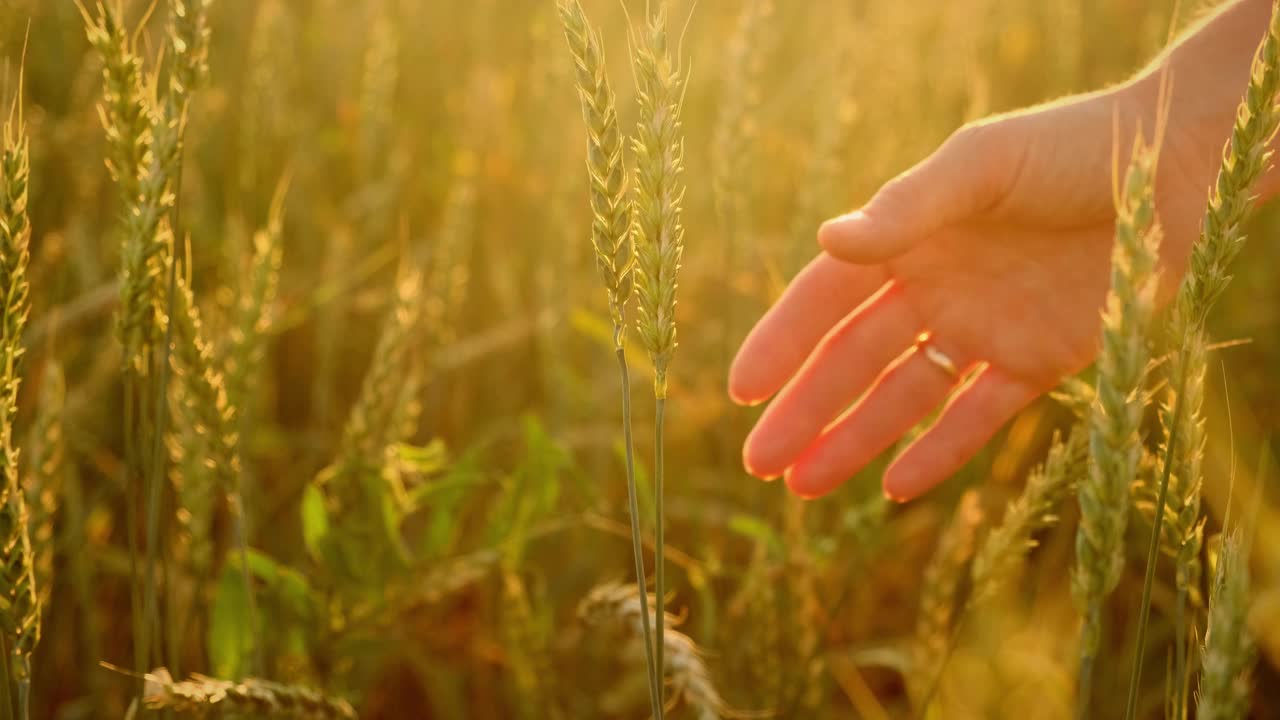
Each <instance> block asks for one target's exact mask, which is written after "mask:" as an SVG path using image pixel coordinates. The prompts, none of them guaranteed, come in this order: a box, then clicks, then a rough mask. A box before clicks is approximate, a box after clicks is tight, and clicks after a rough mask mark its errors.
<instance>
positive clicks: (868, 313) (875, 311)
mask: <svg viewBox="0 0 1280 720" xmlns="http://www.w3.org/2000/svg"><path fill="white" fill-rule="evenodd" d="M918 330H919V321H918V320H917V318H916V317H915V313H914V312H913V311H912V310H911V307H910V306H909V305H908V304H907V302H906V301H905V300H904V299H903V298H902V292H901V290H900V288H899V287H898V286H897V285H895V284H894V283H892V282H890V283H888V284H886V285H885V286H884V287H883V288H881V290H880V292H878V293H876V294H875V295H873V296H872V297H870V298H868V299H867V301H866V302H864V303H863V304H862V305H860V306H859V307H858V309H857V310H854V311H853V312H852V313H850V314H849V315H848V316H847V317H846V318H845V319H844V320H842V321H841V322H840V324H839V325H837V326H836V327H835V328H834V329H833V330H832V331H831V332H830V333H829V334H828V335H827V336H826V337H825V338H823V339H822V341H821V342H820V343H819V344H818V347H816V348H815V349H814V351H813V353H812V354H811V355H810V356H809V359H808V360H807V361H806V362H805V364H804V366H803V367H802V368H801V369H800V371H799V372H797V373H796V375H795V377H794V378H793V379H792V380H791V382H790V383H788V384H787V386H786V387H785V388H784V389H783V390H782V392H781V393H780V394H779V395H778V397H777V398H775V399H774V401H773V402H772V403H771V404H770V405H769V408H768V409H767V410H765V412H764V415H762V416H761V417H760V421H759V422H758V423H756V427H755V429H754V430H752V431H751V434H750V435H749V436H747V441H746V443H745V444H744V446H743V453H742V458H743V464H744V465H745V466H746V468H747V472H750V473H751V474H752V475H755V476H757V477H763V478H770V477H777V476H779V475H781V474H782V472H783V471H784V470H786V469H787V468H788V467H790V466H791V465H792V464H793V463H794V462H795V461H796V459H797V458H798V457H799V456H800V454H801V453H802V452H803V451H804V449H805V448H806V447H808V446H809V444H810V443H812V442H813V441H814V439H815V438H817V437H818V436H819V435H820V434H821V433H822V429H823V428H824V427H826V426H827V424H828V423H830V422H831V421H832V420H834V419H835V418H836V416H838V415H839V414H840V412H841V411H842V410H844V409H845V408H847V407H848V406H849V404H850V403H852V402H853V401H854V400H857V399H858V396H859V395H861V394H862V392H863V391H864V390H866V389H867V386H868V385H870V384H871V382H872V381H873V380H875V379H876V376H877V375H879V374H880V372H881V371H882V370H884V367H885V366H886V365H888V364H889V363H890V362H892V361H893V359H894V358H896V357H897V356H898V355H899V354H901V353H902V351H903V349H904V348H906V347H907V346H908V345H910V344H911V342H912V340H913V339H914V338H915V336H916V333H917V332H918Z"/></svg>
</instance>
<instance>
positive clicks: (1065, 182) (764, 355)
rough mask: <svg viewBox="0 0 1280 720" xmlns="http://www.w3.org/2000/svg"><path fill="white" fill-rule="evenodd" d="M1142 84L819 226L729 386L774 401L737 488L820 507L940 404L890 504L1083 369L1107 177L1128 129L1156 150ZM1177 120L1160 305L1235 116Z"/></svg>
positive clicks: (1109, 229)
mask: <svg viewBox="0 0 1280 720" xmlns="http://www.w3.org/2000/svg"><path fill="white" fill-rule="evenodd" d="M1219 80H1220V79H1219ZM1154 84H1155V79H1154V78H1149V79H1148V80H1147V81H1143V82H1135V83H1133V84H1130V85H1126V86H1123V87H1120V88H1117V89H1114V90H1110V91H1106V92H1102V93H1096V94H1093V95H1088V96H1082V97H1079V98H1075V99H1072V100H1068V101H1065V102H1060V103H1057V104H1054V105H1051V106H1047V107H1043V108H1039V109H1033V110H1030V111H1026V112H1022V113H1019V114H1015V115H1009V116H1004V117H997V118H993V119H991V120H989V121H986V122H983V123H980V124H977V125H973V126H969V127H966V128H964V129H962V130H960V131H959V132H957V133H956V134H955V135H953V136H952V137H951V138H950V139H949V140H948V141H947V142H946V143H945V144H944V145H943V146H942V147H941V148H939V150H938V151H936V152H935V153H934V154H933V155H932V156H930V157H929V158H927V159H926V160H925V161H923V162H922V163H920V164H919V165H917V166H916V167H915V168H913V169H911V170H910V171H908V172H906V173H904V174H903V175H901V176H899V177H898V178H896V179H894V180H893V181H891V182H889V183H888V184H886V185H885V186H884V187H883V188H881V190H880V191H879V192H878V193H876V195H875V196H874V197H873V198H872V199H871V201H870V202H868V203H867V204H866V205H865V206H864V207H862V208H861V209H860V210H858V211H856V212H853V213H851V214H849V215H845V216H842V217H839V218H836V219H834V220H831V221H829V222H827V223H826V224H824V225H823V226H822V228H821V230H820V231H819V241H820V243H821V245H822V248H823V250H824V252H823V253H821V254H819V255H818V257H817V258H816V259H815V260H814V261H813V262H812V263H810V264H809V266H808V267H807V268H806V269H805V270H804V271H802V272H801V273H800V274H799V275H797V277H796V278H795V279H794V280H793V281H792V283H791V285H790V286H789V287H788V288H787V290H786V292H785V293H784V295H783V296H782V298H781V299H780V300H779V301H778V302H777V304H775V305H774V307H773V308H772V309H770V310H769V312H768V313H767V314H766V315H765V316H764V317H763V318H762V319H761V320H760V322H759V323H758V324H757V325H756V327H755V328H754V330H753V331H752V332H751V334H750V335H749V336H748V338H747V339H746V341H745V342H744V344H743V346H742V348H741V350H740V351H739V353H738V356H737V358H736V359H735V361H734V364H733V367H732V369H731V372H730V381H729V389H730V394H731V395H732V397H733V398H734V399H735V400H736V401H738V402H741V403H747V404H755V403H760V402H763V401H765V400H767V399H768V398H769V397H771V396H773V395H774V394H775V393H778V395H777V397H776V398H775V399H774V400H773V402H772V404H771V405H770V406H769V407H768V408H767V409H766V411H765V412H764V414H763V416H762V417H761V418H760V421H759V422H758V424H757V425H756V427H755V429H754V430H753V431H752V432H751V434H750V436H749V437H748V438H747V441H746V444H745V447H744V449H743V459H744V464H745V465H746V467H747V469H748V471H749V472H751V473H752V474H754V475H757V476H759V477H763V478H773V477H777V476H780V475H785V477H786V482H787V485H788V486H789V487H790V488H791V489H792V490H793V491H795V492H796V493H797V494H799V495H802V496H805V497H816V496H820V495H823V494H825V493H827V492H829V491H831V490H833V489H834V488H836V487H837V486H838V485H840V484H841V483H842V482H843V481H844V480H845V479H846V478H848V477H850V476H851V475H853V474H854V473H855V472H857V471H858V470H860V469H862V468H863V467H864V466H865V465H867V464H868V463H869V462H871V461H872V460H873V459H874V458H875V457H877V456H878V455H879V454H881V453H882V452H884V451H885V450H886V449H888V448H889V447H891V446H892V445H893V444H894V443H895V442H896V441H897V440H898V439H899V438H900V437H901V436H902V435H903V434H904V433H906V432H908V431H909V430H910V429H911V428H912V427H914V426H915V425H916V424H917V423H919V422H921V421H922V420H924V419H925V418H926V417H928V416H929V415H930V414H931V413H932V412H933V411H934V410H935V409H937V407H938V406H939V405H940V404H942V403H943V402H944V400H947V398H948V396H949V395H950V396H951V397H950V400H949V401H947V402H946V406H945V407H944V408H943V409H942V411H941V413H940V415H939V416H938V418H937V420H936V422H934V424H933V425H932V426H931V427H929V428H928V429H927V430H926V431H925V432H924V433H923V434H921V435H920V436H919V437H918V438H917V439H916V440H915V441H914V442H913V443H911V444H910V446H908V447H907V448H906V449H905V450H904V451H903V452H902V453H901V454H900V455H899V456H898V457H897V458H896V459H895V460H894V461H893V462H892V463H891V464H890V466H889V468H888V469H887V470H886V472H885V475H884V481H883V482H884V490H885V493H886V494H887V495H888V496H890V497H891V498H894V499H897V500H909V499H912V498H915V497H917V496H919V495H920V494H922V493H924V492H926V491H927V490H929V489H930V488H932V487H933V486H935V485H936V484H938V483H939V482H941V481H942V480H943V479H945V478H946V477H948V476H949V475H951V474H952V473H954V472H955V471H956V470H958V469H959V468H960V467H961V466H962V465H963V464H964V463H965V462H967V461H968V460H969V459H970V458H971V457H972V456H973V455H974V454H975V453H976V452H977V451H978V450H979V449H980V448H981V447H982V446H983V445H984V444H985V443H986V442H987V441H988V440H989V439H990V438H991V437H992V435H994V434H995V433H996V432H997V431H998V430H999V428H1000V427H1001V426H1002V425H1003V424H1004V423H1005V422H1006V421H1007V420H1009V419H1010V418H1011V417H1012V416H1013V415H1014V414H1016V413H1017V412H1018V411H1019V410H1020V409H1022V408H1023V407H1025V406H1026V405H1027V404H1029V403H1030V402H1031V401H1032V400H1033V399H1035V398H1036V397H1037V396H1038V395H1040V394H1042V393H1043V392H1045V391H1046V390H1048V389H1050V388H1052V387H1053V386H1055V385H1056V384H1057V383H1058V382H1059V381H1060V380H1061V379H1062V378H1063V377H1064V376H1066V375H1070V374H1073V373H1076V372H1079V371H1080V370H1082V369H1083V368H1084V367H1086V366H1087V365H1088V364H1089V363H1090V362H1091V360H1092V359H1093V357H1094V356H1095V354H1096V352H1097V346H1098V334H1099V328H1100V314H1099V311H1100V308H1101V305H1102V302H1103V299H1104V297H1105V295H1106V291H1107V286H1108V277H1109V267H1110V253H1111V247H1112V234H1113V230H1114V210H1113V202H1112V187H1113V182H1112V177H1113V165H1114V164H1115V158H1116V157H1117V156H1119V157H1121V158H1124V157H1127V148H1128V147H1129V146H1130V145H1131V143H1132V138H1133V137H1134V134H1135V131H1137V130H1138V129H1139V127H1141V128H1145V131H1146V134H1147V135H1148V137H1150V135H1151V133H1152V130H1153V126H1154V118H1155V116H1156V114H1157V111H1156V109H1157V105H1159V101H1158V99H1157V98H1158V96H1159V94H1158V93H1157V92H1156V91H1155V88H1154ZM1187 90H1188V92H1190V91H1192V90H1194V89H1193V88H1192V89H1187ZM1235 97H1237V98H1238V97H1239V95H1238V94H1236V95H1235ZM1174 108H1175V109H1174V111H1173V115H1172V117H1171V118H1170V123H1169V129H1168V131H1167V132H1166V134H1165V137H1164V138H1163V140H1164V142H1163V147H1162V152H1161V159H1160V171H1159V175H1158V177H1157V208H1158V210H1159V214H1160V219H1161V222H1162V224H1163V226H1164V228H1165V239H1164V242H1163V245H1162V248H1161V254H1162V261H1163V276H1162V280H1163V282H1162V294H1163V295H1164V297H1165V298H1166V299H1167V298H1168V297H1169V296H1170V295H1171V294H1172V290H1173V289H1174V288H1176V283H1177V281H1178V280H1179V279H1180V278H1181V276H1182V273H1183V271H1184V268H1185V265H1186V261H1187V257H1188V255H1189V252H1190V247H1191V244H1192V242H1193V241H1194V240H1195V238H1196V236H1197V229H1198V220H1199V217H1200V215H1201V213H1202V211H1203V208H1204V200H1205V189H1206V188H1207V187H1209V186H1210V184H1211V182H1212V180H1213V177H1214V173H1215V171H1216V168H1217V165H1218V160H1219V158H1220V157H1221V156H1220V154H1219V152H1218V151H1219V150H1220V147H1221V145H1220V143H1221V138H1223V137H1226V134H1227V132H1228V130H1229V128H1230V122H1231V114H1230V112H1229V111H1228V112H1221V113H1217V114H1216V115H1215V114H1212V113H1211V114H1208V115H1204V114H1203V113H1201V114H1199V115H1196V116H1195V117H1194V118H1189V117H1180V116H1179V112H1180V111H1179V110H1178V109H1177V106H1176V104H1175V105H1174ZM1180 120H1185V122H1179V121H1180ZM926 332H927V333H929V340H928V344H929V345H931V346H932V347H933V348H934V349H936V350H938V351H940V352H941V353H943V354H944V355H945V356H946V357H948V358H950V359H951V360H952V361H953V362H954V364H955V366H956V368H957V369H958V371H959V375H964V376H966V377H967V378H968V379H967V381H966V382H964V384H963V386H960V387H957V385H958V381H959V379H960V378H959V377H958V375H953V374H952V373H950V372H948V371H947V370H946V369H944V368H943V367H941V366H939V365H938V364H936V363H934V362H931V361H930V360H929V359H928V358H927V357H926V355H925V353H924V352H923V351H922V348H921V347H918V346H917V345H916V344H915V341H916V338H917V336H919V335H920V334H921V333H926ZM784 386H785V387H784ZM779 390H781V392H779ZM855 400H856V401H857V402H856V403H855V404H854V405H853V406H852V408H850V409H849V410H848V411H847V412H843V414H842V411H844V410H845V408H847V407H849V405H850V403H854V401H855Z"/></svg>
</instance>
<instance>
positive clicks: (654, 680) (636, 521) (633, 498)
mask: <svg viewBox="0 0 1280 720" xmlns="http://www.w3.org/2000/svg"><path fill="white" fill-rule="evenodd" d="M616 354H617V356H618V372H619V374H620V375H621V378H622V443H623V446H624V447H625V448H626V456H627V458H626V460H627V507H628V513H627V514H628V515H629V516H630V517H631V550H632V554H633V555H634V556H635V564H636V585H637V586H638V587H640V588H641V592H640V629H641V631H642V632H641V636H642V640H643V642H644V659H645V669H646V672H647V673H648V675H649V700H650V710H651V711H652V712H653V715H654V717H655V718H656V717H658V715H659V714H660V713H661V708H662V678H661V677H660V676H659V675H658V666H657V660H656V657H655V650H654V642H653V637H654V634H653V628H652V627H651V626H650V623H649V618H650V614H649V593H648V592H645V589H646V588H647V586H648V583H647V582H646V581H645V572H644V544H643V541H642V539H641V538H642V534H641V531H640V503H639V493H638V491H637V489H636V464H635V444H634V443H633V442H632V435H631V377H630V373H629V372H628V370H627V358H626V351H625V350H624V349H623V348H621V347H619V348H618V349H617V350H616ZM656 552H657V551H655V554H656Z"/></svg>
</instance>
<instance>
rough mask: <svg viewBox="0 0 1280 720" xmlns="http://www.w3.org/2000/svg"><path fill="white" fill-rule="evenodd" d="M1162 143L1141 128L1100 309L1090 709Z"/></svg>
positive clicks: (1151, 252)
mask: <svg viewBox="0 0 1280 720" xmlns="http://www.w3.org/2000/svg"><path fill="white" fill-rule="evenodd" d="M1156 157H1157V147H1155V146H1153V145H1148V144H1147V143H1145V142H1144V141H1143V139H1142V138H1141V137H1139V138H1138V139H1137V141H1136V142H1135V144H1134V148H1133V155H1132V158H1131V159H1130V162H1129V167H1128V170H1127V172H1126V173H1125V176H1124V181H1123V184H1122V185H1121V187H1120V188H1119V189H1118V195H1117V197H1116V229H1115V247H1114V249H1113V251H1112V256H1111V290H1110V292H1109V293H1108V295H1107V300H1106V307H1105V309H1104V310H1103V314H1102V352H1101V353H1100V355H1099V356H1098V381H1097V393H1096V396H1095V398H1094V402H1093V408H1092V410H1091V411H1090V413H1089V472H1088V474H1087V475H1086V477H1085V478H1084V480H1083V482H1081V483H1080V489H1079V501H1080V527H1079V529H1078V530H1077V533H1076V565H1075V569H1074V572H1073V574H1072V578H1071V581H1072V593H1073V595H1074V597H1075V600H1076V602H1077V604H1078V605H1079V607H1080V609H1081V611H1082V612H1083V613H1084V624H1083V629H1082V631H1081V640H1080V645H1081V648H1080V657H1081V660H1080V685H1079V691H1080V699H1079V705H1078V708H1077V709H1078V712H1079V713H1081V717H1084V716H1086V715H1087V713H1088V705H1089V696H1090V694H1091V690H1092V677H1093V662H1094V659H1095V658H1096V657H1097V653H1098V648H1099V645H1100V644H1101V641H1102V608H1103V605H1104V603H1105V602H1106V599H1107V596H1108V595H1110V594H1111V591H1112V590H1114V589H1115V587H1116V585H1117V584H1118V583H1119V582H1120V575H1121V572H1122V571H1123V569H1124V535H1125V528H1126V526H1127V525H1128V521H1129V506H1130V495H1129V492H1130V491H1129V488H1130V484H1131V483H1132V482H1133V480H1134V478H1135V477H1136V475H1137V470H1138V462H1139V460H1140V459H1141V457H1142V436H1141V425H1142V414H1143V410H1144V407H1145V404H1146V403H1145V395H1144V393H1143V392H1142V389H1143V383H1144V380H1145V377H1146V367H1147V361H1148V359H1149V352H1148V349H1147V338H1146V333H1147V329H1148V326H1149V324H1150V322H1151V315H1152V312H1153V307H1154V303H1155V292H1156V285H1157V280H1158V278H1157V275H1156V263H1157V260H1158V250H1159V246H1160V228H1159V225H1158V224H1157V222H1156V215H1155V172H1156Z"/></svg>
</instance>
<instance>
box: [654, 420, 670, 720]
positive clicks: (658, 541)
mask: <svg viewBox="0 0 1280 720" xmlns="http://www.w3.org/2000/svg"><path fill="white" fill-rule="evenodd" d="M666 410H667V399H666V397H663V396H659V397H658V398H657V400H656V403H655V407H654V415H653V441H654V444H653V494H654V500H655V502H654V508H655V511H654V515H655V516H656V517H655V519H654V527H655V528H656V531H655V535H656V538H655V543H654V550H653V554H654V559H653V564H654V571H653V574H654V591H655V594H656V595H657V602H658V607H657V608H656V610H657V612H656V613H655V614H654V618H655V619H656V620H657V637H656V638H654V640H655V643H656V646H655V647H656V653H655V654H656V658H657V663H656V664H657V676H658V689H659V691H661V690H662V682H663V680H664V679H665V678H666V674H665V673H664V671H663V659H664V658H663V655H664V650H665V649H666V648H664V647H663V646H664V645H665V644H666V638H667V636H666V629H665V627H664V626H665V625H666V614H667V612H666V607H667V582H666V573H665V572H664V571H663V570H664V568H663V565H665V564H666V563H665V562H664V561H665V557H664V556H665V554H666V552H665V546H666V542H667V541H666V537H665V535H666V531H665V528H664V527H663V522H662V516H663V511H662V478H663V468H662V465H663V452H662V450H663V448H662V424H663V418H664V416H665V415H666ZM657 717H658V720H662V708H661V707H659V708H658V715H657Z"/></svg>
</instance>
